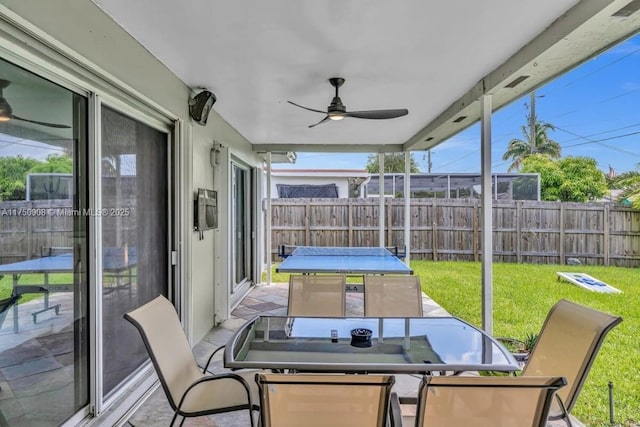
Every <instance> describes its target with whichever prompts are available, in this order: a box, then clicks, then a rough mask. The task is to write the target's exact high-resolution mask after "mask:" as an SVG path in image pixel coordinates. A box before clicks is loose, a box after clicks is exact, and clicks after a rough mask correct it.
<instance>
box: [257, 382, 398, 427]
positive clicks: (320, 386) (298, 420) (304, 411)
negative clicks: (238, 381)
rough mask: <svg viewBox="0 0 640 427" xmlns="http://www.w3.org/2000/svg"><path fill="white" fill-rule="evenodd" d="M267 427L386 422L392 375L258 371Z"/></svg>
mask: <svg viewBox="0 0 640 427" xmlns="http://www.w3.org/2000/svg"><path fill="white" fill-rule="evenodd" d="M256 382H257V383H258V387H259V389H260V407H261V417H262V426H263V427H293V426H296V427H297V426H301V425H304V426H307V427H326V426H332V427H342V426H344V427H353V426H371V427H374V426H377V427H384V426H385V425H386V420H387V413H388V407H389V394H390V391H391V387H392V386H393V383H394V377H393V376H390V375H330V374H326V375H294V374H257V375H256Z"/></svg>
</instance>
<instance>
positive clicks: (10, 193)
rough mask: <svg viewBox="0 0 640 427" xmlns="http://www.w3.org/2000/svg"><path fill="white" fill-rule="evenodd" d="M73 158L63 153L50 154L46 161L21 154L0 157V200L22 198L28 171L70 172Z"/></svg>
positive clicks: (24, 192)
mask: <svg viewBox="0 0 640 427" xmlns="http://www.w3.org/2000/svg"><path fill="white" fill-rule="evenodd" d="M72 172H73V160H72V159H71V157H69V156H67V155H64V154H52V155H50V156H48V157H47V160H46V161H44V162H43V161H40V160H37V159H32V158H28V157H23V156H21V155H18V156H15V157H0V200H24V199H25V196H26V181H27V174H29V173H72Z"/></svg>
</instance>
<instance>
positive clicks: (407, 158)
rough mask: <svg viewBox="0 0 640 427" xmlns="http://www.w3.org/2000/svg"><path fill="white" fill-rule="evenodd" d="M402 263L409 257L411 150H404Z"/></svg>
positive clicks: (407, 261) (406, 261)
mask: <svg viewBox="0 0 640 427" xmlns="http://www.w3.org/2000/svg"><path fill="white" fill-rule="evenodd" d="M404 250H405V254H404V263H405V264H407V265H409V261H410V258H411V152H410V151H405V152H404Z"/></svg>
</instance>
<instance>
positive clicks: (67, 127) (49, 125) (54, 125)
mask: <svg viewBox="0 0 640 427" xmlns="http://www.w3.org/2000/svg"><path fill="white" fill-rule="evenodd" d="M11 118H12V119H14V120H21V121H23V122H29V123H35V124H37V125H42V126H48V127H50V128H58V129H69V128H71V126H67V125H60V124H57V123H47V122H39V121H37V120H29V119H25V118H22V117H18V116H11Z"/></svg>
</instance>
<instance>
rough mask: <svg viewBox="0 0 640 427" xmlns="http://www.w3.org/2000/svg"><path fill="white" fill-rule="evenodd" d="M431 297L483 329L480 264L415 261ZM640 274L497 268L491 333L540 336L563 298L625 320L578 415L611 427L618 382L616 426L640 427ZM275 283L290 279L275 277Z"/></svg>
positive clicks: (599, 361) (596, 368) (606, 347)
mask: <svg viewBox="0 0 640 427" xmlns="http://www.w3.org/2000/svg"><path fill="white" fill-rule="evenodd" d="M411 267H412V268H413V269H414V271H415V274H418V275H419V276H420V280H421V282H422V288H423V290H424V291H425V293H426V294H427V295H429V296H430V297H431V298H433V299H434V300H435V301H436V302H437V303H438V304H440V305H441V306H442V307H444V308H445V309H446V310H447V311H448V312H449V313H451V314H453V315H455V316H458V317H461V318H463V319H465V320H467V321H469V322H471V323H473V324H475V325H478V326H480V323H481V265H480V264H479V263H474V262H431V261H413V262H412V263H411ZM557 271H574V272H581V273H587V274H589V275H591V276H593V277H595V278H597V279H600V280H602V281H604V282H606V283H609V284H610V285H612V286H614V287H616V288H618V289H620V290H621V291H623V294H619V295H611V294H609V295H607V294H597V293H595V292H590V291H587V290H583V289H581V288H579V287H577V286H574V285H571V284H569V283H568V282H559V281H558V280H557V276H556V272H557ZM639 279H640V270H638V269H633V268H618V267H592V266H577V267H576V266H560V265H526V264H494V266H493V295H494V299H493V309H494V316H493V322H494V328H493V329H494V335H495V336H504V337H516V338H524V337H525V336H526V335H527V334H530V333H537V332H538V331H539V330H540V328H541V327H542V322H543V321H544V318H545V316H546V315H547V312H548V311H549V309H550V308H551V307H552V306H553V305H554V304H555V303H556V302H557V301H558V300H560V299H561V298H567V299H569V300H571V301H574V302H577V303H579V304H583V305H587V306H589V307H592V308H595V309H598V310H602V311H606V312H608V313H612V314H615V315H618V316H622V317H623V319H624V321H623V322H622V323H621V324H620V325H618V326H617V327H616V328H614V329H613V330H612V331H611V332H610V333H609V335H608V336H607V338H606V339H605V341H604V344H603V346H602V348H601V349H600V353H599V354H598V357H597V358H596V360H595V362H594V364H593V366H592V368H591V372H590V373H589V376H588V378H587V381H586V382H585V384H584V387H583V389H582V391H581V393H580V396H579V398H578V402H577V404H576V406H575V407H574V409H573V415H575V416H576V417H577V418H578V419H580V420H581V421H582V422H584V423H585V424H586V425H589V426H594V427H595V426H609V425H610V424H609V403H608V402H609V397H608V396H609V395H608V393H609V389H608V384H609V381H613V384H614V399H615V421H616V423H618V424H621V425H624V426H633V425H636V424H640V376H639V374H638V372H639V371H638V369H639V367H640V345H639V344H638V341H637V340H638V337H640V283H639V282H640V280H639ZM272 280H273V281H274V282H287V281H288V280H289V275H288V274H276V273H273V275H272Z"/></svg>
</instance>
